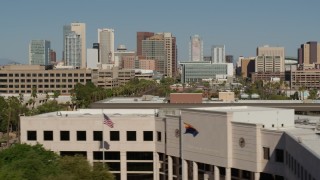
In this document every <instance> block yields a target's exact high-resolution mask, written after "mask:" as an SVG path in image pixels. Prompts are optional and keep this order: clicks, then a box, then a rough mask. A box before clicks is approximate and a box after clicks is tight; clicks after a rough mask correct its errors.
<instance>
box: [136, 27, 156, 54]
mask: <svg viewBox="0 0 320 180" xmlns="http://www.w3.org/2000/svg"><path fill="white" fill-rule="evenodd" d="M151 36H154V33H153V32H137V56H142V40H146V39H147V38H149V37H151Z"/></svg>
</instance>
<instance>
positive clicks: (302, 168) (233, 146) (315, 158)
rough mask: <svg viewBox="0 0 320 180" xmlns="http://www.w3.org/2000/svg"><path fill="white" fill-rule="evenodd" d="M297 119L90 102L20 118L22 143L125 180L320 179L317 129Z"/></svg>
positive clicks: (271, 113)
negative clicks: (77, 157) (99, 166)
mask: <svg viewBox="0 0 320 180" xmlns="http://www.w3.org/2000/svg"><path fill="white" fill-rule="evenodd" d="M104 114H106V115H107V116H108V118H106V117H105V116H104ZM108 119H109V120H110V121H112V122H108V123H106V124H109V125H106V124H104V121H105V120H108ZM294 123H295V122H294V110H293V109H278V108H263V107H248V106H237V107H234V106H229V107H215V108H211V107H207V108H188V109H181V110H176V109H160V110H146V109H134V110H130V109H122V110H119V109H108V110H106V109H104V110H101V109H88V110H79V111H72V112H70V111H65V112H54V113H47V114H41V115H37V116H31V117H21V142H23V143H28V144H36V143H40V144H43V145H44V147H45V148H48V149H51V150H52V151H55V152H57V153H58V154H60V155H74V154H82V155H84V156H85V157H87V159H88V160H89V161H90V162H91V163H101V162H106V163H107V164H108V165H109V167H110V170H111V172H112V173H114V174H115V176H116V178H117V179H122V180H125V179H154V180H161V179H205V180H209V179H212V178H213V177H214V179H215V180H219V179H220V178H221V179H226V180H231V179H255V180H259V179H260V180H272V179H290V180H291V179H292V180H293V179H308V180H309V179H310V180H316V179H320V171H319V167H320V148H319V147H320V139H319V134H317V132H318V131H315V130H314V129H315V128H316V127H313V128H309V129H308V128H298V127H295V124H294Z"/></svg>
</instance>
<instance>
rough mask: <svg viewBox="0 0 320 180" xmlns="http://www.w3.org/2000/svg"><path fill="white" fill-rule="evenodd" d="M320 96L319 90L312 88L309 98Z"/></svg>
mask: <svg viewBox="0 0 320 180" xmlns="http://www.w3.org/2000/svg"><path fill="white" fill-rule="evenodd" d="M317 97H318V90H317V89H315V88H314V89H310V90H309V96H308V99H317Z"/></svg>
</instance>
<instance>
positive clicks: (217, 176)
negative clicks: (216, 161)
mask: <svg viewBox="0 0 320 180" xmlns="http://www.w3.org/2000/svg"><path fill="white" fill-rule="evenodd" d="M213 169H214V180H220V170H219V168H218V166H214V168H213Z"/></svg>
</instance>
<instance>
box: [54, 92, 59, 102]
mask: <svg viewBox="0 0 320 180" xmlns="http://www.w3.org/2000/svg"><path fill="white" fill-rule="evenodd" d="M59 96H60V91H58V90H56V91H53V100H56V98H58V97H59Z"/></svg>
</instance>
